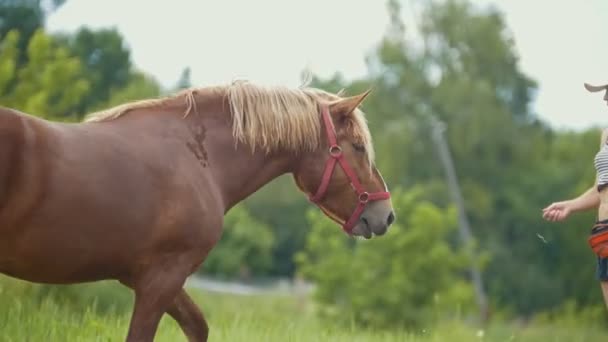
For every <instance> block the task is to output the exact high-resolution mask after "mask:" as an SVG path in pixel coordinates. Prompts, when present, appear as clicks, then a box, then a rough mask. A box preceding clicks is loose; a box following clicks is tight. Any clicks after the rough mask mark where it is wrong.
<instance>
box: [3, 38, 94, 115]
mask: <svg viewBox="0 0 608 342" xmlns="http://www.w3.org/2000/svg"><path fill="white" fill-rule="evenodd" d="M16 37H18V33H16V32H15V31H11V32H10V33H9V34H8V35H7V36H6V37H5V39H3V41H2V45H3V46H4V45H6V47H7V52H6V54H5V53H4V52H3V53H2V55H0V65H2V68H3V69H6V70H7V73H6V74H3V77H2V78H3V81H2V83H0V86H2V87H3V88H4V89H5V90H6V89H7V88H8V85H10V84H13V85H14V86H13V87H12V89H10V90H9V91H8V92H3V93H2V94H0V100H1V101H2V103H3V104H4V105H6V106H9V107H14V108H17V109H19V110H21V111H24V112H27V113H32V114H35V115H39V116H41V117H46V118H63V119H65V118H66V117H69V116H73V115H75V112H74V107H75V105H76V104H78V103H79V101H80V99H81V97H82V96H84V95H85V94H87V93H88V91H89V82H88V80H87V79H86V78H85V76H84V72H83V68H82V64H81V62H80V60H79V59H78V58H76V57H72V56H70V55H69V53H68V51H67V50H66V49H65V48H64V47H61V46H58V45H57V44H56V43H55V42H54V40H53V39H52V38H51V37H49V36H48V35H46V34H45V33H44V31H42V30H38V31H36V32H35V33H34V35H33V36H32V38H31V40H30V41H29V44H28V46H27V62H26V63H25V64H24V65H22V66H21V67H20V68H18V69H16V68H15V67H16V59H15V58H16V51H15V40H16ZM3 50H4V49H3Z"/></svg>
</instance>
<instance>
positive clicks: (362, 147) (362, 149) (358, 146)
mask: <svg viewBox="0 0 608 342" xmlns="http://www.w3.org/2000/svg"><path fill="white" fill-rule="evenodd" d="M353 148H354V149H355V150H357V151H359V152H365V145H362V144H355V143H353Z"/></svg>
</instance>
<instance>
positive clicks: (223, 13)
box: [47, 0, 608, 129]
mask: <svg viewBox="0 0 608 342" xmlns="http://www.w3.org/2000/svg"><path fill="white" fill-rule="evenodd" d="M410 1H412V0H410ZM474 2H476V3H479V4H484V5H486V4H493V5H496V6H498V8H500V9H501V10H502V11H503V12H504V14H505V18H506V21H507V25H508V27H509V29H510V30H511V31H512V32H513V34H514V37H515V42H516V45H517V50H518V52H519V55H520V56H521V66H522V69H523V70H524V72H525V73H527V74H528V75H530V76H531V77H532V78H534V79H535V80H536V81H537V82H538V83H539V93H538V94H537V101H536V102H535V104H534V108H535V110H536V111H537V112H538V113H539V115H540V116H541V117H542V118H543V119H544V120H546V121H548V122H549V123H551V124H552V125H554V127H556V128H573V129H580V128H587V127H589V126H591V125H601V126H607V127H608V124H607V121H608V108H606V105H605V103H604V102H603V101H602V95H601V94H599V93H596V94H590V93H587V92H586V91H585V90H584V88H583V82H591V83H597V84H600V83H601V84H605V83H608V44H607V41H608V0H585V1H580V0H559V1H558V0H534V1H531V0H502V1H500V0H475V1H474ZM385 3H386V1H385V0H256V1H252V0H241V1H238V0H222V1H219V0H218V1H208V0H172V1H150V0H68V1H67V2H66V4H65V5H64V6H63V7H62V8H60V9H59V10H58V11H57V12H56V13H55V14H53V15H52V16H51V17H50V18H49V19H48V21H47V27H48V28H49V29H50V30H52V31H57V30H63V31H65V30H75V29H77V28H78V27H79V26H82V25H88V26H90V27H93V28H98V27H109V26H115V27H118V29H119V30H120V31H121V33H122V34H123V35H124V37H125V39H126V41H127V43H128V44H129V46H130V48H131V51H132V58H133V60H134V62H135V64H136V65H137V66H138V67H139V68H140V69H142V70H143V71H146V72H148V73H150V74H152V75H154V76H155V77H156V78H157V79H158V80H159V81H160V82H161V83H162V84H163V85H165V86H172V85H173V84H175V82H176V81H177V79H178V77H179V74H180V72H181V70H182V69H183V68H184V67H185V66H190V67H191V69H192V83H193V84H194V85H197V86H204V85H211V84H217V83H225V82H229V81H231V80H233V79H235V78H247V79H250V80H253V81H257V82H262V83H271V84H288V85H297V84H299V82H300V73H301V71H302V70H303V69H304V68H305V67H309V68H310V69H311V70H312V71H313V72H314V73H315V74H318V75H321V76H329V75H331V74H332V73H333V72H336V71H339V72H341V73H343V74H344V75H345V76H346V77H347V78H354V77H358V76H362V75H364V74H365V73H366V67H365V61H364V58H365V55H366V54H367V53H368V52H369V51H370V50H371V49H373V47H374V44H376V43H377V42H378V41H379V40H380V38H381V37H382V34H383V33H384V30H385V28H386V25H387V22H388V16H387V11H386V5H385ZM403 3H404V4H406V1H405V0H404V1H403ZM233 8H234V9H233ZM414 9H415V7H414ZM404 11H405V12H406V14H407V13H408V11H409V13H410V14H411V13H413V12H412V11H411V10H410V7H409V6H407V5H406V6H404ZM405 19H406V25H411V26H414V25H415V24H416V23H415V19H414V16H411V15H407V16H406V18H405Z"/></svg>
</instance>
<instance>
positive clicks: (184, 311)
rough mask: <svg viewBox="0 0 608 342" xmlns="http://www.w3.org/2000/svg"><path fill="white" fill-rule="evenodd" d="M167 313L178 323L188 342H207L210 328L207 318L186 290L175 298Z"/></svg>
mask: <svg viewBox="0 0 608 342" xmlns="http://www.w3.org/2000/svg"><path fill="white" fill-rule="evenodd" d="M167 313H168V314H169V315H171V317H173V319H175V321H177V323H178V324H179V326H180V327H181V328H182V331H183V332H184V334H185V335H186V336H187V337H188V341H190V342H206V341H207V338H208V336H209V327H208V325H207V322H206V321H205V317H204V316H203V313H202V312H201V311H200V310H199V308H198V307H197V306H196V304H195V303H194V302H193V301H192V299H191V298H190V296H189V295H188V293H186V291H185V290H184V289H182V290H181V291H180V292H179V293H178V295H177V296H176V297H175V299H174V300H173V303H172V304H171V306H170V307H169V309H168V310H167Z"/></svg>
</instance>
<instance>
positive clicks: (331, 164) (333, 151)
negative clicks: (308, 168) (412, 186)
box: [309, 106, 391, 234]
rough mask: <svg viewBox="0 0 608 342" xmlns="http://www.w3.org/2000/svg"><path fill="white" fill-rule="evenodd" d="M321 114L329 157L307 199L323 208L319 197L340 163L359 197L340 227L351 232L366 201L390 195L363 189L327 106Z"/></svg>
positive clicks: (386, 192)
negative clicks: (340, 142) (314, 192)
mask: <svg viewBox="0 0 608 342" xmlns="http://www.w3.org/2000/svg"><path fill="white" fill-rule="evenodd" d="M321 116H322V117H323V122H324V124H325V131H326V132H327V141H328V142H329V156H330V158H329V159H328V160H327V162H326V164H325V171H324V172H323V178H322V180H321V184H320V185H319V189H318V190H317V193H316V194H315V195H314V196H310V198H309V200H310V201H311V202H312V203H315V204H316V205H317V206H319V207H320V208H321V210H323V208H322V207H321V206H320V204H319V202H320V201H321V199H322V198H323V196H325V193H326V192H327V187H328V186H329V181H330V180H331V176H332V174H333V172H334V170H335V168H336V163H340V166H341V167H342V170H343V171H344V173H345V174H346V176H347V177H348V179H349V180H350V185H351V186H352V187H353V189H354V190H355V192H356V193H357V196H358V197H359V203H358V204H357V208H355V211H354V212H353V214H352V215H351V216H350V218H349V219H348V221H346V222H345V223H344V225H343V226H342V229H343V230H344V231H345V232H346V233H348V234H351V230H352V229H353V228H354V226H355V224H356V222H357V220H358V219H359V216H361V213H363V210H364V209H365V206H366V205H367V203H368V202H369V201H378V200H384V199H389V198H390V197H391V195H390V193H389V192H388V191H380V192H373V193H369V192H367V191H365V189H363V186H362V185H361V182H359V178H357V175H356V174H355V172H354V171H353V169H352V168H351V167H350V164H349V163H348V161H347V160H346V158H344V154H343V153H342V148H341V147H340V145H338V142H337V138H336V131H335V129H334V125H333V122H332V121H331V117H330V115H329V108H327V106H322V108H321ZM328 216H329V217H330V218H332V219H333V220H334V221H336V222H338V223H341V222H339V221H338V220H337V219H335V218H334V217H333V216H332V215H328Z"/></svg>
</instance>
